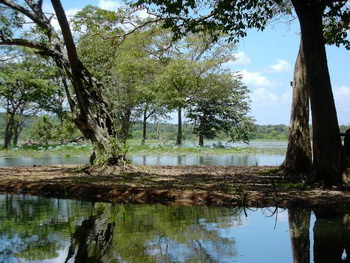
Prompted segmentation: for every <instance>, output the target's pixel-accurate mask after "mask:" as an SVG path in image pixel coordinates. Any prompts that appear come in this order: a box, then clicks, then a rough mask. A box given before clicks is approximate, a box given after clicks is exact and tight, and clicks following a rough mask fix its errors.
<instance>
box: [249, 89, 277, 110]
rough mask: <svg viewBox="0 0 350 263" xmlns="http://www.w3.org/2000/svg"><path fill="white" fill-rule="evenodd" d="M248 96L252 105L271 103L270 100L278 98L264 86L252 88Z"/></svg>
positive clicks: (273, 100) (267, 104)
mask: <svg viewBox="0 0 350 263" xmlns="http://www.w3.org/2000/svg"><path fill="white" fill-rule="evenodd" d="M250 98H251V100H252V104H254V106H269V105H271V102H275V101H277V100H278V97H277V95H275V94H274V93H272V92H270V91H268V90H266V89H265V88H258V89H255V90H253V92H252V94H251V96H250Z"/></svg>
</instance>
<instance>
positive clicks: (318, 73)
mask: <svg viewBox="0 0 350 263" xmlns="http://www.w3.org/2000/svg"><path fill="white" fill-rule="evenodd" d="M292 3H293V6H294V8H295V11H296V13H297V16H298V19H299V23H300V29H301V45H302V49H303V51H304V55H305V64H304V67H305V69H304V70H305V72H306V78H307V83H308V87H309V92H310V103H311V111H312V128H313V145H312V148H313V167H314V170H315V173H316V179H317V180H318V181H322V182H324V183H326V184H328V185H331V184H340V183H341V182H342V163H341V161H342V153H343V151H342V144H341V140H340V136H339V126H338V119H337V113H336V109H335V104H334V99H333V93H332V87H331V81H330V76H329V71H328V65H327V56H326V50H325V44H324V38H323V25H322V18H323V12H324V9H325V5H326V4H325V1H314V0H307V1H305V0H292Z"/></svg>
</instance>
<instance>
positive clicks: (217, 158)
mask: <svg viewBox="0 0 350 263" xmlns="http://www.w3.org/2000/svg"><path fill="white" fill-rule="evenodd" d="M129 159H130V161H131V163H132V164H134V165H280V164H281V163H282V162H283V160H284V155H278V154H258V155H254V154H251V155H205V156H201V155H147V156H143V155H135V156H130V157H129ZM88 163H89V157H87V156H80V157H79V156H76V157H73V156H72V157H69V158H65V157H40V158H33V157H20V158H18V157H15V158H6V157H0V167H1V166H32V165H52V164H88Z"/></svg>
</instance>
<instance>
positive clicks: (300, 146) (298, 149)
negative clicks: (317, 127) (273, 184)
mask: <svg viewBox="0 0 350 263" xmlns="http://www.w3.org/2000/svg"><path fill="white" fill-rule="evenodd" d="M304 60H305V57H304V50H303V46H302V45H300V49H299V53H298V57H297V61H296V63H295V69H294V79H293V82H292V88H293V97H292V110H291V117H290V118H291V120H290V129H289V135H288V148H287V152H286V158H285V160H284V162H283V164H282V165H281V167H282V168H283V169H285V170H287V171H289V172H297V173H308V172H310V171H311V169H312V153H311V140H310V131H309V114H310V112H309V97H310V96H309V88H308V85H307V83H308V82H307V79H306V72H305V67H303V66H302V65H303V64H304V63H305V62H304Z"/></svg>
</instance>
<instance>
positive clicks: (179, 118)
mask: <svg viewBox="0 0 350 263" xmlns="http://www.w3.org/2000/svg"><path fill="white" fill-rule="evenodd" d="M176 145H182V107H178V109H177V138H176Z"/></svg>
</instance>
